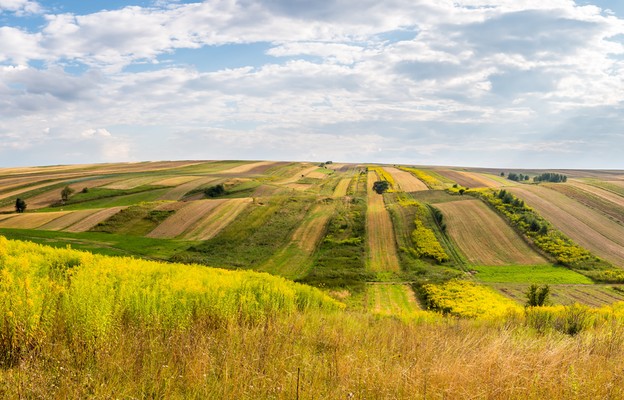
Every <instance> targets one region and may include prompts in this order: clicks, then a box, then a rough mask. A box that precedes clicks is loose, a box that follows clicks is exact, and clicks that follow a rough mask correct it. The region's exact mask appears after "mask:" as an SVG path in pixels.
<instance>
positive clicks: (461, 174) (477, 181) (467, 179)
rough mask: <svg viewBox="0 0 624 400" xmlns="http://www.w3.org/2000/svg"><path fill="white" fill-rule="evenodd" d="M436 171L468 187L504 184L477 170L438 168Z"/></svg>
mask: <svg viewBox="0 0 624 400" xmlns="http://www.w3.org/2000/svg"><path fill="white" fill-rule="evenodd" d="M435 171H436V172H437V173H439V174H440V175H442V176H445V177H447V178H449V179H451V180H453V181H455V182H457V183H458V184H460V185H461V186H464V187H467V188H479V187H500V186H503V184H502V183H500V182H498V181H496V180H494V179H491V178H489V177H487V176H485V175H482V174H479V173H476V172H467V171H455V170H450V169H436V170H435Z"/></svg>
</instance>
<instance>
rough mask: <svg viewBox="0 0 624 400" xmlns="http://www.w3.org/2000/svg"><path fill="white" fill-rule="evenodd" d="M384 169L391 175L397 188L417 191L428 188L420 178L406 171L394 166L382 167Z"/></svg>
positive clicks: (405, 190)
mask: <svg viewBox="0 0 624 400" xmlns="http://www.w3.org/2000/svg"><path fill="white" fill-rule="evenodd" d="M384 169H385V170H386V171H387V172H388V173H389V174H390V175H392V177H393V178H394V180H395V181H396V183H397V184H398V185H399V188H400V189H401V190H402V191H404V192H418V191H421V190H429V188H428V187H427V185H425V184H424V183H423V182H422V181H421V180H420V179H418V178H416V177H415V176H414V175H412V174H410V173H409V172H407V171H402V170H400V169H397V168H394V167H384Z"/></svg>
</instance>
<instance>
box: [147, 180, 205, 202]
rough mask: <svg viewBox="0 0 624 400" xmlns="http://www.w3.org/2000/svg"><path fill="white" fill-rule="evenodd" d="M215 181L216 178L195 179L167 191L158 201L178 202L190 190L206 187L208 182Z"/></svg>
mask: <svg viewBox="0 0 624 400" xmlns="http://www.w3.org/2000/svg"><path fill="white" fill-rule="evenodd" d="M216 179H217V178H214V177H204V178H201V177H196V178H195V179H194V180H192V181H190V182H186V183H183V184H181V185H179V186H176V187H174V188H173V189H171V190H169V191H167V192H166V193H165V194H163V195H162V196H160V197H159V198H158V200H180V199H181V198H182V197H184V195H185V194H187V193H188V192H190V191H191V190H193V189H196V188H198V187H200V186H202V185H206V184H208V183H210V182H213V181H215V180H216Z"/></svg>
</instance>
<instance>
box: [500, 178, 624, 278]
mask: <svg viewBox="0 0 624 400" xmlns="http://www.w3.org/2000/svg"><path fill="white" fill-rule="evenodd" d="M510 190H511V192H512V193H513V194H514V195H516V196H518V197H520V198H521V199H523V200H524V201H526V203H527V205H529V206H531V207H533V208H535V209H536V210H537V212H538V213H539V214H540V215H541V216H542V217H544V218H546V219H547V220H548V221H549V222H550V223H551V224H553V225H554V226H555V227H556V228H557V229H559V230H561V231H562V232H563V233H564V234H566V235H567V236H569V237H570V238H571V239H572V240H574V241H575V242H576V243H578V244H579V245H581V246H583V247H584V248H586V249H588V250H590V251H591V252H593V253H594V254H596V255H598V256H600V257H603V258H605V259H606V260H609V261H611V262H612V263H614V264H616V265H618V266H620V267H624V226H622V225H619V224H617V223H616V222H614V221H612V220H610V219H609V218H607V217H605V216H604V215H602V214H600V213H599V212H596V211H594V210H591V209H589V208H587V207H585V206H584V205H582V204H580V203H579V202H577V201H574V200H573V199H570V198H569V197H567V196H565V195H563V194H561V193H558V192H556V191H554V190H550V189H548V188H546V187H543V186H535V185H530V186H529V185H523V186H519V187H514V188H511V189H510Z"/></svg>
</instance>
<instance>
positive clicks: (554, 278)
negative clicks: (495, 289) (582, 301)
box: [471, 265, 593, 284]
mask: <svg viewBox="0 0 624 400" xmlns="http://www.w3.org/2000/svg"><path fill="white" fill-rule="evenodd" d="M471 268H472V269H473V270H474V271H476V274H475V278H476V279H477V280H479V281H482V282H493V283H527V282H528V283H536V284H563V283H565V284H592V283H593V282H592V280H591V279H589V278H588V277H586V276H584V275H581V274H579V273H577V272H574V271H572V270H570V269H569V268H566V267H564V266H560V265H506V266H477V267H471Z"/></svg>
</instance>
